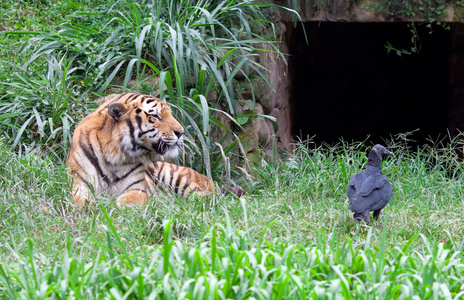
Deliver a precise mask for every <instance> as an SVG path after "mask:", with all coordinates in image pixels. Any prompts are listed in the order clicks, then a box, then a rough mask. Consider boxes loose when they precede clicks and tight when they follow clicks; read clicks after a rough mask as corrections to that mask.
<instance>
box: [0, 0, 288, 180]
mask: <svg viewBox="0 0 464 300" xmlns="http://www.w3.org/2000/svg"><path fill="white" fill-rule="evenodd" d="M67 3H74V2H73V1H67ZM273 7H274V6H273V5H271V4H263V3H261V4H258V3H254V2H253V1H249V0H245V1H244V0H241V1H239V0H234V1H217V0H203V1H193V0H191V1H155V2H153V1H148V0H145V1H109V2H102V3H101V5H100V6H99V10H98V11H90V10H89V11H87V10H82V11H80V9H75V10H73V13H72V14H70V15H69V18H68V19H66V20H65V21H64V22H63V23H62V24H60V25H58V26H50V27H46V26H43V27H42V28H40V29H37V28H33V30H30V29H29V30H28V29H26V30H21V31H13V32H9V35H10V36H14V35H16V36H22V37H24V38H23V39H22V40H21V43H20V45H21V48H20V49H19V59H18V62H17V65H18V67H16V68H15V69H14V70H13V72H12V73H11V75H10V76H8V77H7V78H6V79H5V80H4V82H3V84H1V85H0V101H1V102H0V121H1V122H2V123H1V124H3V125H4V126H3V127H2V128H3V129H4V130H5V131H6V134H7V135H8V137H9V139H10V140H12V141H13V143H12V145H13V146H19V148H20V149H21V148H24V147H29V145H30V144H31V141H32V142H33V141H36V142H40V143H41V144H45V145H47V146H49V148H51V149H55V148H56V147H63V148H64V149H66V147H67V145H68V144H69V138H70V135H69V132H71V131H72V129H73V126H74V124H75V123H76V121H77V120H78V117H80V116H82V115H85V114H86V113H87V112H88V111H90V110H92V109H93V107H94V106H95V104H94V103H93V102H89V101H88V99H91V98H94V96H100V95H103V94H104V93H106V91H108V88H109V87H117V88H119V90H125V89H127V88H128V87H129V86H130V87H131V88H137V87H143V88H144V89H146V90H147V92H151V93H152V94H154V95H155V96H159V97H161V98H164V97H167V98H169V99H170V101H171V103H172V104H173V105H174V106H175V107H178V111H177V117H178V118H179V119H180V120H181V122H182V123H183V124H186V126H187V127H188V128H187V129H191V136H190V140H189V142H190V146H189V149H191V150H190V151H194V152H195V151H196V152H198V153H199V154H200V157H202V159H201V161H200V162H198V161H196V162H190V164H191V165H192V166H196V165H197V164H198V166H197V167H196V168H197V169H198V168H200V169H205V171H206V173H208V175H210V174H211V163H210V161H211V158H210V156H211V152H212V150H213V145H212V143H211V141H210V137H209V134H210V130H211V126H212V124H216V125H218V126H222V127H225V126H224V125H223V124H220V122H219V121H218V120H216V119H215V118H213V115H214V113H216V112H217V111H219V112H220V113H225V114H226V115H227V116H228V117H229V118H231V119H233V118H234V114H235V95H234V89H233V79H234V77H235V75H236V74H237V73H239V72H242V73H244V76H247V74H249V71H251V70H253V72H255V73H257V74H258V75H259V76H262V77H263V78H265V76H264V74H263V73H262V71H263V68H262V66H261V65H260V64H259V63H257V62H256V61H255V60H253V59H252V58H253V57H254V56H256V55H257V53H258V52H259V51H264V50H263V49H264V48H260V45H262V44H263V43H264V44H267V45H270V49H273V51H275V52H277V53H280V52H279V51H278V49H277V48H275V47H274V46H273V42H272V41H273V39H274V37H273V31H272V28H273V27H272V26H271V24H270V23H269V21H267V17H268V16H267V13H268V12H269V13H271V12H272V11H271V9H272V8H273ZM84 8H85V9H86V7H84ZM84 8H83V9H84ZM266 49H269V47H266ZM266 51H269V50H266ZM152 78H156V82H155V83H154V84H155V87H153V88H150V87H149V86H147V82H150V81H149V80H150V79H152ZM130 83H131V84H130ZM129 84H130V85H129ZM60 99H61V102H62V103H61V104H58V101H60ZM197 124H198V125H197ZM36 128H37V129H36ZM227 129H229V128H227ZM214 151H215V152H214V153H213V155H214V156H218V155H219V153H220V151H219V149H217V148H216V150H214ZM214 160H215V161H216V160H217V159H216V158H215V159H214Z"/></svg>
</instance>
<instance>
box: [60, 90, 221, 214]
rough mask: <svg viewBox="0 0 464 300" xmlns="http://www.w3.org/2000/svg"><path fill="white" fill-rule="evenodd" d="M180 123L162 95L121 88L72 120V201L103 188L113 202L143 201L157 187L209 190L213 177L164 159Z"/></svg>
mask: <svg viewBox="0 0 464 300" xmlns="http://www.w3.org/2000/svg"><path fill="white" fill-rule="evenodd" d="M184 133H185V132H184V128H183V127H182V125H181V124H180V123H179V121H177V120H176V119H175V118H174V116H173V114H172V110H171V108H170V106H169V105H168V103H167V102H166V100H164V99H163V100H161V99H158V98H155V97H153V96H149V95H143V94H137V93H130V92H128V93H124V94H121V95H118V96H117V97H116V98H113V99H109V100H107V101H105V102H104V103H102V104H101V105H100V106H99V107H98V108H97V109H96V110H95V111H94V112H92V113H90V114H89V115H87V116H86V117H84V118H83V119H82V120H81V121H80V122H79V124H78V125H77V126H76V128H75V130H74V133H73V136H72V142H71V147H70V149H69V151H68V154H67V157H66V163H67V165H68V174H69V176H70V178H71V181H72V196H73V204H74V206H76V207H83V206H84V205H85V204H86V203H87V202H88V203H92V202H93V199H92V197H91V196H92V193H95V194H100V193H102V192H106V193H109V194H110V195H112V196H114V197H115V198H116V205H117V206H119V207H122V206H131V205H141V204H144V203H145V202H146V201H147V200H148V198H149V197H150V196H152V195H156V194H157V193H159V192H160V191H164V192H166V193H168V194H177V195H183V196H186V195H188V194H190V193H193V192H194V193H197V194H199V195H200V196H201V195H204V194H206V193H210V192H214V191H215V188H214V182H213V181H212V180H211V179H210V178H208V177H207V176H205V175H203V174H200V173H198V172H196V171H194V170H193V169H191V168H188V167H183V166H178V165H176V164H172V163H168V162H165V161H164V160H168V159H172V158H175V157H177V156H178V155H179V147H180V146H181V145H182V143H183V139H184V137H183V136H184Z"/></svg>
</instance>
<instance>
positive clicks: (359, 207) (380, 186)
mask: <svg viewBox="0 0 464 300" xmlns="http://www.w3.org/2000/svg"><path fill="white" fill-rule="evenodd" d="M388 194H390V197H391V185H390V183H389V182H388V180H387V178H386V177H385V176H383V175H381V174H375V175H371V176H368V177H367V178H366V179H365V180H364V182H363V183H362V185H361V187H360V188H359V189H357V193H356V194H355V195H354V196H353V198H352V200H351V201H350V209H351V210H352V211H354V212H359V213H361V212H364V211H366V210H377V209H379V208H382V207H384V206H385V205H386V204H387V203H388V200H390V197H388ZM387 198H388V199H387Z"/></svg>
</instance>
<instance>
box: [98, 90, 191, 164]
mask: <svg viewBox="0 0 464 300" xmlns="http://www.w3.org/2000/svg"><path fill="white" fill-rule="evenodd" d="M102 112H103V113H104V112H105V111H104V110H103V111H102ZM107 113H108V114H109V115H110V116H111V118H112V119H113V122H115V124H117V125H119V128H120V132H121V136H120V142H121V147H122V150H123V151H124V153H126V154H128V155H129V156H132V157H138V156H141V155H146V154H149V155H151V154H157V155H160V156H163V157H168V158H174V157H176V156H178V154H179V146H180V145H181V144H182V142H183V134H184V128H183V127H182V125H181V124H180V123H179V121H177V120H176V119H175V118H174V116H173V115H172V111H171V108H170V107H169V105H168V104H167V103H166V101H165V100H160V99H158V98H155V97H152V96H148V95H140V94H133V93H127V94H124V95H123V96H120V97H118V99H116V101H114V102H112V103H110V104H109V105H108V106H107Z"/></svg>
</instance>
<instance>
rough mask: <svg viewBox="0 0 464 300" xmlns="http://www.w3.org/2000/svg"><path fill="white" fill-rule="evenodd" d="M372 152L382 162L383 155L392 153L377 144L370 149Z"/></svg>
mask: <svg viewBox="0 0 464 300" xmlns="http://www.w3.org/2000/svg"><path fill="white" fill-rule="evenodd" d="M372 152H374V153H375V154H376V155H377V157H378V158H379V159H380V161H382V159H383V158H384V156H385V155H393V152H391V151H390V150H388V149H387V148H385V147H384V146H382V145H380V144H377V145H375V146H374V148H372Z"/></svg>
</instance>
